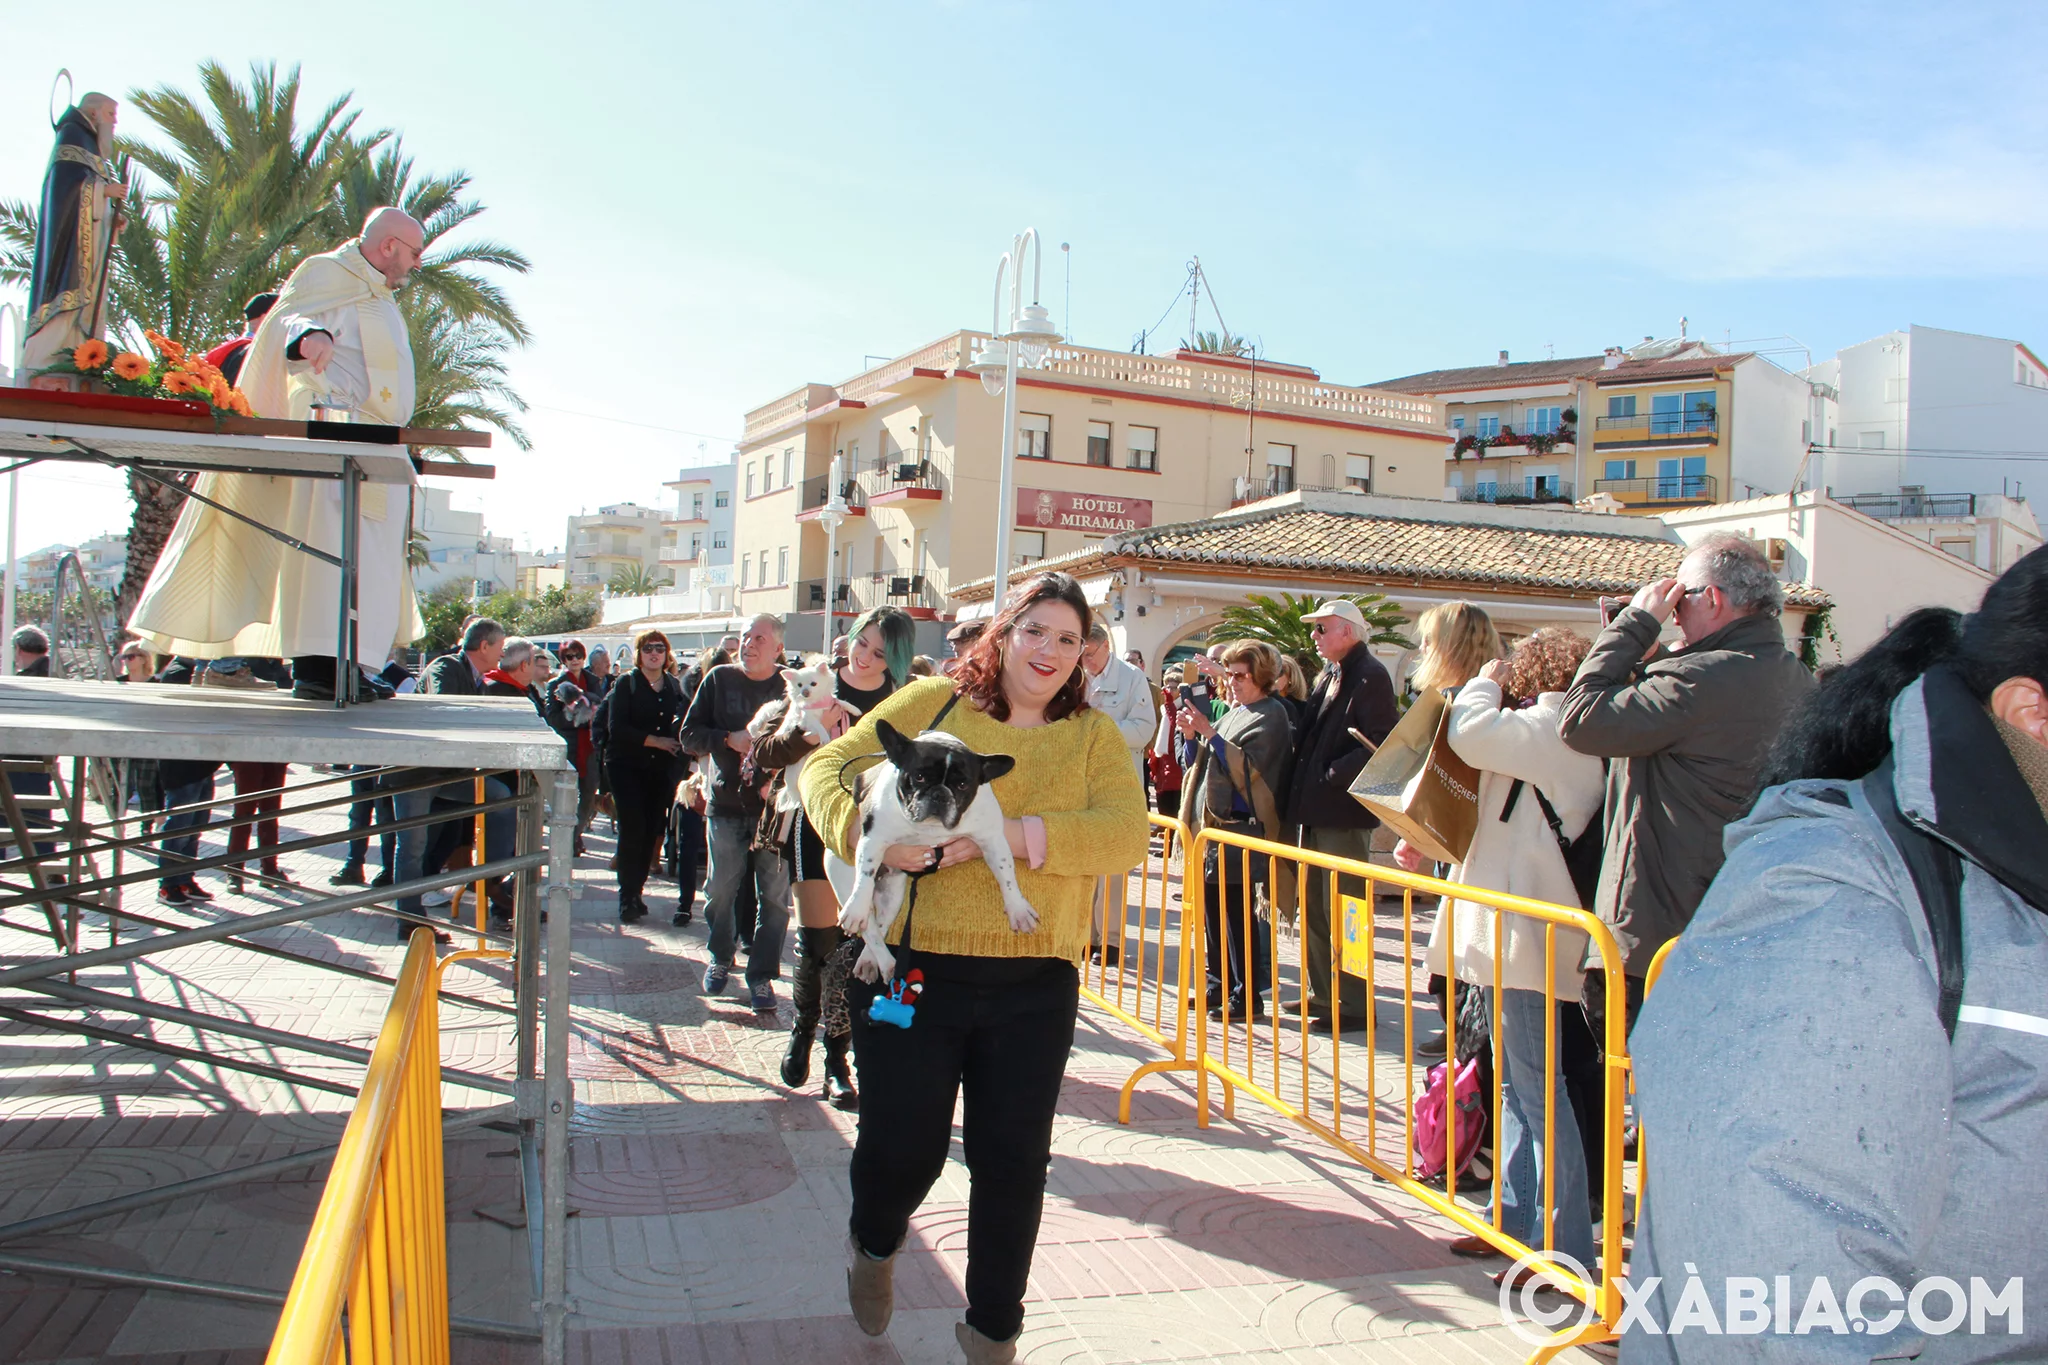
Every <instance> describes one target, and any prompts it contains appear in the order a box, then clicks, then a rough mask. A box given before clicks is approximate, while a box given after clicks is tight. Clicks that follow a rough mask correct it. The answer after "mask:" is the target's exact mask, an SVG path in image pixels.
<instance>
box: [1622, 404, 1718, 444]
mask: <svg viewBox="0 0 2048 1365" xmlns="http://www.w3.org/2000/svg"><path fill="white" fill-rule="evenodd" d="M1720 430H1721V414H1720V413H1718V412H1714V411H1711V410H1710V411H1707V412H1698V411H1694V412H1639V413H1636V414H1635V415H1634V416H1632V417H1596V418H1594V419H1593V432H1594V440H1595V441H1598V440H1600V439H1602V438H1603V437H1604V438H1607V439H1610V440H1625V439H1627V437H1626V436H1624V435H1622V433H1624V432H1636V433H1641V434H1642V436H1643V437H1644V439H1646V440H1659V441H1663V440H1670V439H1671V438H1673V437H1682V436H1713V435H1716V434H1717V433H1718V432H1719V431H1720Z"/></svg>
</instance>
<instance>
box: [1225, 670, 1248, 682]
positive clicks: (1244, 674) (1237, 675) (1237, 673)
mask: <svg viewBox="0 0 2048 1365" xmlns="http://www.w3.org/2000/svg"><path fill="white" fill-rule="evenodd" d="M1230 676H1231V677H1232V678H1233V679H1236V680H1238V681H1240V682H1242V681H1245V680H1247V679H1249V678H1250V677H1251V676H1252V671H1251V670H1250V669H1249V668H1233V669H1231V670H1230Z"/></svg>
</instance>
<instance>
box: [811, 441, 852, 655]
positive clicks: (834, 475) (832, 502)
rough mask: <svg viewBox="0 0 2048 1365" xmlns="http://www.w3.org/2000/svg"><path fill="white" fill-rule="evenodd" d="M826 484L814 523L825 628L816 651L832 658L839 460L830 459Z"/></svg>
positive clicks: (840, 510) (841, 512)
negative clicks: (820, 529)
mask: <svg viewBox="0 0 2048 1365" xmlns="http://www.w3.org/2000/svg"><path fill="white" fill-rule="evenodd" d="M827 477H828V478H829V479H830V483H828V484H827V485H826V488H825V505H824V507H823V508H821V509H820V510H819V512H818V521H819V522H820V523H821V524H822V525H823V526H824V528H825V624H824V626H823V627H821V629H820V633H819V636H818V638H819V639H820V640H821V641H822V642H823V643H822V644H821V645H820V646H819V648H820V649H821V650H822V651H823V652H824V654H825V657H827V658H830V657H831V656H832V595H833V592H834V590H835V589H836V588H837V587H838V586H839V585H838V583H837V582H836V581H835V580H836V579H837V578H838V573H837V570H838V568H839V523H841V522H843V521H845V520H846V497H845V494H844V491H843V489H842V488H841V486H840V483H839V457H838V456H837V455H834V456H833V457H832V472H831V474H829V475H828V476H827Z"/></svg>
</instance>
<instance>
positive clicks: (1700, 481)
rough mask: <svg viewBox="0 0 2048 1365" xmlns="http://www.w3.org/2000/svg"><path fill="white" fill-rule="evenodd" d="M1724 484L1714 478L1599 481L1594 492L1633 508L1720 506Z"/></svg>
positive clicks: (1689, 476)
mask: <svg viewBox="0 0 2048 1365" xmlns="http://www.w3.org/2000/svg"><path fill="white" fill-rule="evenodd" d="M1720 487H1721V486H1720V484H1719V483H1717V482H1716V481H1715V479H1714V476H1713V475H1711V474H1671V475H1659V476H1658V477H1656V478H1654V479H1595V480H1594V481H1593V491H1594V492H1596V493H1607V494H1611V495H1612V496H1613V497H1615V498H1616V499H1618V500H1619V501H1621V502H1624V503H1628V504H1630V505H1631V506H1633V505H1635V504H1637V503H1660V502H1719V501H1720V500H1721V499H1720V491H1719V490H1720Z"/></svg>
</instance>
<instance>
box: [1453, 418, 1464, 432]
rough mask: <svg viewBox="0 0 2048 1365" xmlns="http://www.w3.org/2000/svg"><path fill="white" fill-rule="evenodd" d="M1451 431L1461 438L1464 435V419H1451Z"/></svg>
mask: <svg viewBox="0 0 2048 1365" xmlns="http://www.w3.org/2000/svg"><path fill="white" fill-rule="evenodd" d="M1451 430H1452V431H1454V432H1456V433H1457V434H1458V435H1460V436H1463V435H1464V434H1465V419H1464V418H1462V417H1453V418H1452V419H1451Z"/></svg>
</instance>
